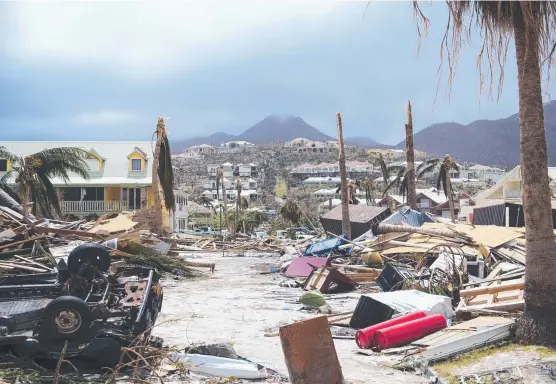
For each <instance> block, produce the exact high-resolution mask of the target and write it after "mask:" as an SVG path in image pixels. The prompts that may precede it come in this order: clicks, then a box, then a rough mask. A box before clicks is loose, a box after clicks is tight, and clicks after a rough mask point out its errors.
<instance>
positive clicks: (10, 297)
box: [0, 244, 163, 366]
mask: <svg viewBox="0 0 556 384" xmlns="http://www.w3.org/2000/svg"><path fill="white" fill-rule="evenodd" d="M159 278H160V275H159V274H158V273H157V271H156V270H155V269H153V268H149V267H145V266H138V265H125V264H124V265H122V266H119V267H114V266H112V267H110V255H109V252H108V250H107V249H106V248H105V247H104V246H103V245H100V244H83V245H81V246H79V247H77V248H76V249H74V250H73V251H72V252H71V253H70V255H69V256H68V261H67V263H65V262H64V261H63V260H61V261H60V262H59V263H58V268H57V271H56V272H54V273H41V274H30V275H14V276H4V277H2V278H0V349H4V350H9V352H10V353H13V354H15V355H18V356H20V357H24V358H30V359H36V358H42V359H49V358H50V359H52V358H54V359H55V358H57V357H59V356H60V353H61V352H62V350H63V349H64V348H65V352H64V353H65V355H66V356H80V355H82V356H84V357H90V358H92V359H94V358H95V354H96V355H98V356H96V357H98V358H99V359H100V361H101V362H102V364H103V365H107V366H109V365H115V364H117V363H118V361H119V358H120V351H121V347H129V346H133V345H135V344H138V343H141V342H145V341H146V340H147V339H148V338H149V337H150V330H151V328H152V327H153V326H154V324H155V321H156V318H157V316H158V313H159V312H160V310H161V308H162V300H163V293H162V286H161V284H160V282H159Z"/></svg>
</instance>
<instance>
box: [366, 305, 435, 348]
mask: <svg viewBox="0 0 556 384" xmlns="http://www.w3.org/2000/svg"><path fill="white" fill-rule="evenodd" d="M425 316H427V314H426V313H425V312H423V311H417V312H413V313H408V314H406V315H403V316H400V317H396V318H394V319H390V320H386V321H383V322H382V323H378V324H375V325H371V326H370V327H367V328H363V329H360V330H359V331H357V332H356V333H355V342H356V343H357V345H358V346H359V348H361V349H367V348H372V347H373V346H374V338H375V332H376V331H378V330H379V329H383V328H388V327H391V326H393V325H398V324H402V323H406V322H408V321H411V320H416V319H421V318H423V317H425Z"/></svg>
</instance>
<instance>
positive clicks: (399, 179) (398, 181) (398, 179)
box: [384, 158, 440, 198]
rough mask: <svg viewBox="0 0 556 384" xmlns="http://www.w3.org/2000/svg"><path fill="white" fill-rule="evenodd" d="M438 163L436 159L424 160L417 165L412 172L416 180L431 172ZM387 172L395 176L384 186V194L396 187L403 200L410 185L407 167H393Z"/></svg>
mask: <svg viewBox="0 0 556 384" xmlns="http://www.w3.org/2000/svg"><path fill="white" fill-rule="evenodd" d="M439 161H440V160H439V159H438V158H432V159H428V160H425V161H424V162H423V163H421V164H419V166H418V167H417V170H416V171H415V172H414V173H415V176H416V178H421V177H423V176H425V175H426V174H428V173H430V172H432V171H433V170H434V169H435V168H436V167H437V166H438V165H439ZM388 172H393V173H394V174H395V175H394V179H393V180H392V181H390V182H389V184H388V185H387V186H386V190H385V193H386V192H387V191H389V190H390V189H392V187H396V188H398V193H399V194H400V195H401V196H402V197H404V198H405V197H406V196H408V195H409V184H410V182H409V178H410V170H409V169H408V167H406V166H404V165H395V166H392V167H390V168H388ZM385 193H384V194H385Z"/></svg>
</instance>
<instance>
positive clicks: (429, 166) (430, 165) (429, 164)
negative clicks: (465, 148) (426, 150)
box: [416, 158, 440, 178]
mask: <svg viewBox="0 0 556 384" xmlns="http://www.w3.org/2000/svg"><path fill="white" fill-rule="evenodd" d="M439 164H440V159H439V158H433V159H428V160H425V161H424V162H422V163H421V164H419V166H418V167H417V169H416V176H417V178H420V177H423V175H426V174H427V173H429V172H432V171H433V170H434V169H435V168H437V167H438V165H439Z"/></svg>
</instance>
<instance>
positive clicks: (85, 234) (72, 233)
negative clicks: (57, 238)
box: [33, 227, 104, 240]
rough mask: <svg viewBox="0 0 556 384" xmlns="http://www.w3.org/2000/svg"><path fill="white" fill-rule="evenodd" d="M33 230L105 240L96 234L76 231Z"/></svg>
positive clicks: (43, 228) (55, 229)
mask: <svg viewBox="0 0 556 384" xmlns="http://www.w3.org/2000/svg"><path fill="white" fill-rule="evenodd" d="M33 230H34V231H35V232H36V233H56V234H59V235H75V236H80V237H87V238H89V239H98V240H104V236H101V235H98V234H96V233H90V232H83V231H76V230H73V229H60V228H47V227H35V228H33ZM43 237H44V236H43Z"/></svg>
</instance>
